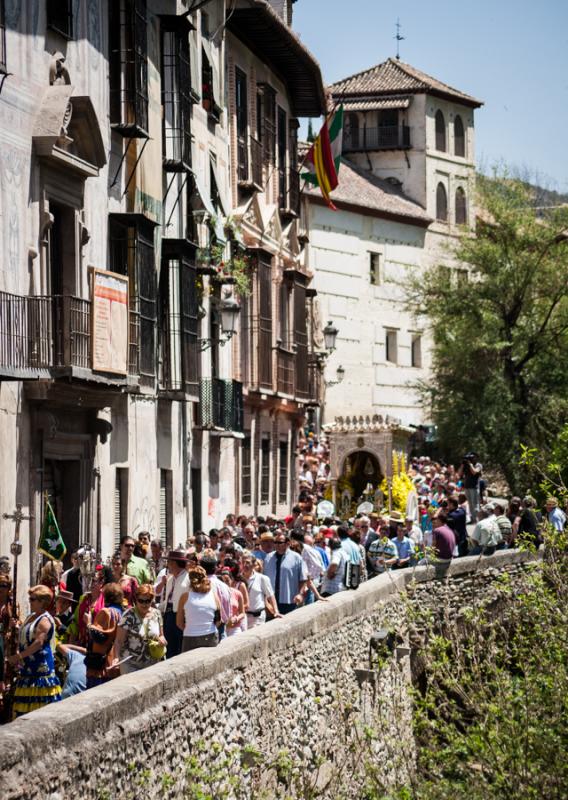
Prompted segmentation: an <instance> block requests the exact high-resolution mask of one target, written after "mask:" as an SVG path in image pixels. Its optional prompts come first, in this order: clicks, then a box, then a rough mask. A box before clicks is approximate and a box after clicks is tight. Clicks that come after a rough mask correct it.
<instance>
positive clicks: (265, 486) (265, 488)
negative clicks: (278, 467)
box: [260, 435, 271, 505]
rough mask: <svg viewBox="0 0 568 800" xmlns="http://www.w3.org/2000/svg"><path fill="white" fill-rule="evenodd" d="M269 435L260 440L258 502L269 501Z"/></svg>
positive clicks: (263, 503)
mask: <svg viewBox="0 0 568 800" xmlns="http://www.w3.org/2000/svg"><path fill="white" fill-rule="evenodd" d="M270 450H271V448H270V436H268V435H264V436H263V437H262V439H261V442H260V502H261V504H262V505H266V504H267V503H269V502H270Z"/></svg>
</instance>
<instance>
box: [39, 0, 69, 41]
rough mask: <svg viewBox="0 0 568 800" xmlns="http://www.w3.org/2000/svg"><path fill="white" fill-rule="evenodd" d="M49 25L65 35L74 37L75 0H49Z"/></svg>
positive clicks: (47, 6) (47, 9)
mask: <svg viewBox="0 0 568 800" xmlns="http://www.w3.org/2000/svg"><path fill="white" fill-rule="evenodd" d="M45 12H46V17H47V27H48V28H51V30H53V31H56V32H57V33H59V34H61V36H64V37H65V39H72V38H73V0H47V4H46V9H45Z"/></svg>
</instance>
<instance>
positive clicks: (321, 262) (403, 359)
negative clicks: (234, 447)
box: [308, 59, 481, 426]
mask: <svg viewBox="0 0 568 800" xmlns="http://www.w3.org/2000/svg"><path fill="white" fill-rule="evenodd" d="M329 91H330V93H331V95H332V98H333V101H334V103H343V106H344V113H345V117H344V132H343V162H342V166H341V168H340V172H339V187H338V188H337V190H336V191H335V192H334V193H333V195H332V196H333V200H334V203H335V205H336V206H337V209H338V211H336V212H334V211H331V210H329V209H328V208H327V207H326V206H325V204H324V203H323V202H322V201H321V199H320V198H319V196H318V193H317V192H314V191H310V192H309V195H308V196H309V205H310V212H309V229H310V243H309V248H308V249H309V254H308V258H309V265H310V268H311V269H313V271H314V273H315V279H314V286H315V287H316V289H317V290H318V293H319V301H320V302H321V305H322V314H323V316H324V317H325V318H326V319H327V318H329V319H333V320H334V321H335V323H336V325H337V327H338V329H339V336H338V344H337V349H336V351H335V353H334V355H333V358H332V359H331V360H330V362H329V365H328V375H327V378H328V380H333V379H334V378H335V374H334V373H335V370H336V368H337V366H339V365H340V364H341V366H342V367H343V368H344V370H345V378H344V380H343V381H342V383H340V384H336V385H333V386H331V387H329V388H328V390H327V392H326V398H325V415H326V416H325V421H327V422H331V421H333V418H334V417H335V416H336V415H338V414H351V415H356V416H358V415H373V414H379V415H381V416H384V417H387V416H392V417H394V418H396V419H398V420H400V422H401V424H402V425H403V426H409V425H413V426H417V425H421V424H425V423H428V422H429V420H428V418H427V416H425V415H424V412H423V409H422V408H421V405H420V402H419V398H418V395H417V393H416V391H415V390H414V389H413V385H415V384H417V383H418V382H420V381H423V380H424V379H426V378H427V375H428V368H429V363H430V342H429V334H428V327H427V323H426V321H425V320H424V319H417V318H416V317H415V316H414V315H413V314H412V312H411V311H410V310H409V307H408V304H407V302H406V295H405V290H404V283H405V280H406V278H407V277H408V276H410V275H412V276H417V275H418V276H420V274H421V273H422V272H423V271H425V270H427V269H428V268H429V267H431V266H433V265H438V264H444V265H446V266H447V267H448V270H449V273H448V276H449V279H450V280H457V279H459V277H460V276H464V275H467V273H465V272H464V271H459V270H462V269H463V268H462V265H460V264H457V263H456V262H455V259H454V258H453V257H452V255H451V252H449V250H450V249H451V245H452V244H453V243H455V241H456V237H458V236H460V235H469V234H470V233H471V232H472V231H473V230H474V219H475V216H474V214H475V212H474V112H475V109H476V108H478V107H479V106H480V105H481V102H480V101H479V100H476V99H475V98H473V97H470V96H469V95H466V94H464V93H463V92H461V91H458V90H457V89H454V88H452V87H450V86H448V85H446V84H443V83H441V82H440V81H438V80H437V79H435V78H432V77H431V76H429V75H426V74H425V73H423V72H420V71H419V70H417V69H416V68H414V67H412V66H410V65H409V64H405V63H403V62H401V61H398V60H396V59H388V60H387V61H385V62H383V63H382V64H379V65H377V66H375V67H373V68H371V69H369V70H366V71H364V72H362V73H358V74H357V75H353V76H351V77H349V78H346V79H344V80H341V81H338V82H337V83H335V84H333V85H332V86H330V87H329Z"/></svg>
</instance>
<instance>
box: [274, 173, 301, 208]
mask: <svg viewBox="0 0 568 800" xmlns="http://www.w3.org/2000/svg"><path fill="white" fill-rule="evenodd" d="M278 206H279V208H280V210H281V211H284V212H287V213H290V212H292V213H293V214H296V215H298V214H299V212H300V173H299V172H298V170H297V169H289V170H284V169H279V170H278Z"/></svg>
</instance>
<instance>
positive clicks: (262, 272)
mask: <svg viewBox="0 0 568 800" xmlns="http://www.w3.org/2000/svg"><path fill="white" fill-rule="evenodd" d="M257 280H258V309H259V315H258V379H259V384H260V386H262V387H263V388H266V389H272V261H271V259H270V256H268V255H264V254H262V253H261V255H260V256H259V261H258V271H257Z"/></svg>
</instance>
